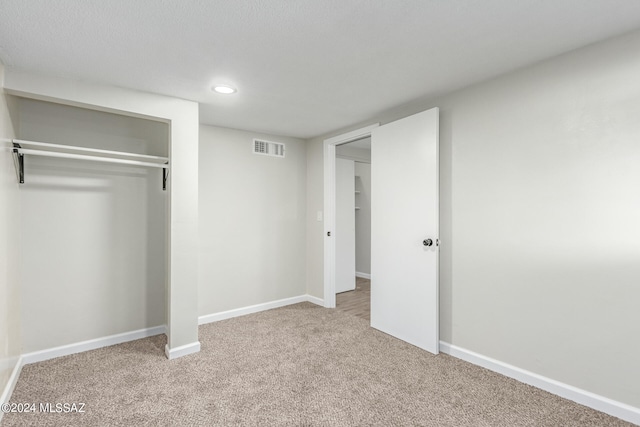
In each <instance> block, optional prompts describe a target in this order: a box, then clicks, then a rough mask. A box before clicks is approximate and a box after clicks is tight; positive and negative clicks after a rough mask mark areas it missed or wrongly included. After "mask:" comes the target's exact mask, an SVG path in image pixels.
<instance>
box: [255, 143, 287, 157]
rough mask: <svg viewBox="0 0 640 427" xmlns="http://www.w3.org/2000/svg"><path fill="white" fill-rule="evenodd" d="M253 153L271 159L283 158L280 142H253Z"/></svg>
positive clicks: (282, 148) (282, 145)
mask: <svg viewBox="0 0 640 427" xmlns="http://www.w3.org/2000/svg"><path fill="white" fill-rule="evenodd" d="M253 153H254V154H263V155H265V156H272V157H284V144H283V143H281V142H271V141H264V140H262V139H254V140H253Z"/></svg>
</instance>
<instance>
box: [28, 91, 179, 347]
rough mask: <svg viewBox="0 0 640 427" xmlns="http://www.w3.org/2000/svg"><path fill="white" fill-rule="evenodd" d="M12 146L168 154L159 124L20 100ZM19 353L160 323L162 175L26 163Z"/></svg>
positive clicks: (77, 163)
mask: <svg viewBox="0 0 640 427" xmlns="http://www.w3.org/2000/svg"><path fill="white" fill-rule="evenodd" d="M18 110H19V114H18V117H19V125H18V132H17V133H18V135H17V136H18V138H19V139H24V140H31V141H41V142H49V143H56V144H64V145H77V146H82V147H89V148H102V149H106V150H115V151H126V152H132V153H137V154H149V155H155V156H167V153H168V138H169V136H168V132H169V130H168V126H167V124H165V123H160V122H154V121H151V120H144V119H139V118H132V117H128V116H123V115H117V114H111V113H105V112H99V111H93V110H88V109H82V108H77V107H70V106H66V105H61V104H54V103H49V102H42V101H35V100H29V99H19V102H18ZM24 162H25V184H23V185H21V186H20V210H21V221H22V224H21V241H22V249H21V274H22V326H23V348H22V351H23V352H25V353H26V352H33V351H38V350H43V349H48V348H52V347H56V346H62V345H66V344H71V343H77V342H81V341H86V340H91V339H95V338H101V337H105V336H109V335H114V334H119V333H124V332H130V331H134V330H139V329H144V328H150V327H154V326H161V325H165V324H166V305H167V296H166V294H167V291H166V283H167V268H166V263H167V261H166V253H167V234H166V223H167V203H168V192H165V191H163V190H162V170H161V169H156V168H144V167H138V166H129V165H120V164H110V163H109V164H107V163H96V162H90V161H84V160H75V159H59V158H48V157H36V156H29V155H26V156H25V160H24Z"/></svg>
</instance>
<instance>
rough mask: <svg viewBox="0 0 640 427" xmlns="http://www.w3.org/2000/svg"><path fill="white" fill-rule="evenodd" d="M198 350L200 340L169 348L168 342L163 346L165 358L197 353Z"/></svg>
mask: <svg viewBox="0 0 640 427" xmlns="http://www.w3.org/2000/svg"><path fill="white" fill-rule="evenodd" d="M199 351H200V341H196V342H192V343H191V344H186V345H181V346H180V347H175V348H169V344H167V345H165V346H164V354H165V355H166V356H167V359H169V360H171V359H177V358H178V357H182V356H186V355H188V354H193V353H197V352H199Z"/></svg>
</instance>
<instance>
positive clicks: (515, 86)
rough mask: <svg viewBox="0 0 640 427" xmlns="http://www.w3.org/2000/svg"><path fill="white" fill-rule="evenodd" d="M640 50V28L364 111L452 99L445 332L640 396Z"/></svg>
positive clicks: (558, 376)
mask: <svg viewBox="0 0 640 427" xmlns="http://www.w3.org/2000/svg"><path fill="white" fill-rule="evenodd" d="M638 51H640V32H636V33H633V34H630V35H628V36H625V37H621V38H618V39H614V40H610V41H606V42H603V43H600V44H597V45H594V46H590V47H586V48H584V49H580V50H578V51H575V52H573V53H570V54H566V55H563V56H560V57H558V58H555V59H552V60H549V61H546V62H544V63H541V64H538V65H536V66H533V67H529V68H526V69H523V70H520V71H517V72H515V73H511V74H508V75H505V76H502V77H500V78H497V79H495V80H492V81H489V82H486V83H483V84H480V85H477V86H474V87H470V88H467V89H463V90H461V91H459V92H457V93H454V94H451V95H449V96H445V97H443V98H441V99H437V100H422V101H417V102H415V103H413V104H411V105H407V106H404V107H402V108H398V109H395V110H393V111H390V112H388V113H387V114H386V115H383V116H382V117H375V118H372V119H371V120H370V121H368V122H366V123H361V124H355V125H354V126H353V129H357V128H359V127H362V126H363V125H365V124H370V123H373V122H381V123H388V122H390V121H393V120H396V119H398V118H401V117H406V116H408V115H410V114H412V113H415V112H418V111H422V110H425V109H428V108H431V107H433V106H438V107H440V113H441V126H440V129H441V134H440V184H441V195H440V197H441V199H440V205H441V212H440V214H441V215H440V217H441V227H440V232H441V234H440V238H441V240H442V245H441V265H440V313H441V314H440V315H441V318H440V324H441V330H440V336H441V338H442V339H443V340H444V341H447V342H449V343H451V344H454V345H456V346H460V347H462V348H465V349H468V350H472V351H474V352H477V353H480V354H483V355H485V356H489V357H492V358H494V359H497V360H500V361H502V362H506V363H508V364H511V365H515V366H517V367H520V368H523V369H526V370H528V371H532V372H534V373H538V374H540V375H543V376H546V377H549V378H552V379H555V380H557V381H560V382H563V383H566V384H569V385H572V386H575V387H578V388H581V389H584V390H587V391H590V392H593V393H596V394H599V395H601V396H605V397H607V398H610V399H614V400H617V401H619V402H622V403H626V404H629V405H632V406H635V407H640V383H639V382H638V381H637V379H638V378H640V364H638V363H637V361H638V360H640V340H638V336H640V310H638V304H637V302H638V301H640V286H638V284H639V283H640V262H639V260H640V222H639V221H638V218H640V191H639V189H640V168H639V167H638V165H639V164H640V144H639V143H638V136H639V135H640V120H638V117H640V79H638V78H637V76H638V75H640V57H639V56H638V55H637V54H636V53H637V52H638ZM347 130H348V129H345V131H347ZM339 133H343V132H336V134H339ZM329 136H333V135H326V136H322V137H319V138H316V139H314V140H311V141H310V142H309V148H308V150H309V152H312V153H314V154H315V155H316V156H317V157H315V158H311V159H309V160H308V162H310V163H316V162H322V151H321V148H320V147H321V146H322V140H323V139H325V138H326V137H329ZM373 166H374V167H375V165H373ZM309 173H310V174H312V173H320V174H321V173H322V172H321V169H319V168H315V169H313V170H310V171H309ZM308 179H309V180H310V181H311V180H313V181H314V182H315V181H316V180H317V179H318V178H317V177H316V176H310V177H309V178H308ZM310 190H311V191H317V192H318V193H317V194H315V195H309V197H314V198H316V199H317V198H321V197H322V188H321V186H320V188H318V186H315V187H314V188H310ZM320 200H321V199H320ZM316 206H321V202H320V204H318V203H316ZM308 233H309V234H310V238H313V239H314V240H313V241H314V242H315V243H317V244H319V245H320V248H321V245H322V240H321V238H320V237H319V236H316V235H315V234H317V233H318V230H316V229H315V228H309V229H308ZM320 236H321V232H320ZM308 253H309V255H310V256H315V258H314V259H309V260H308V264H309V265H312V266H313V268H314V269H319V268H321V266H322V256H318V254H321V253H322V252H321V251H320V250H319V249H318V248H310V249H309V250H308ZM318 264H320V266H318ZM308 287H309V292H310V293H314V294H316V295H322V293H321V290H322V288H321V287H320V288H318V284H317V283H316V282H310V283H309V284H308Z"/></svg>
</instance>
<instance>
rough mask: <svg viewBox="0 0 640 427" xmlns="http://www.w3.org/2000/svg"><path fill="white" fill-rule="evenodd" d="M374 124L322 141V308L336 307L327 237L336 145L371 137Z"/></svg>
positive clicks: (332, 218)
mask: <svg viewBox="0 0 640 427" xmlns="http://www.w3.org/2000/svg"><path fill="white" fill-rule="evenodd" d="M378 126H380V123H374V124H372V125H369V126H365V127H363V128H360V129H356V130H354V131H351V132H347V133H344V134H342V135H338V136H334V137H332V138H328V139H325V140H324V143H323V151H324V225H325V227H324V237H323V239H324V306H325V307H327V308H335V307H336V240H335V239H333V238H331V237H333V236H331V237H330V236H328V233H329V232H332V231H334V230H335V223H336V145H340V144H346V143H348V142H351V141H354V140H356V139H361V138H366V137H368V136H371V131H373V129H375V128H377V127H378Z"/></svg>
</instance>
